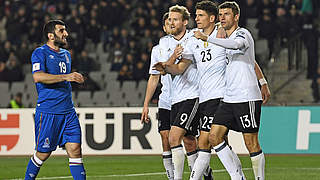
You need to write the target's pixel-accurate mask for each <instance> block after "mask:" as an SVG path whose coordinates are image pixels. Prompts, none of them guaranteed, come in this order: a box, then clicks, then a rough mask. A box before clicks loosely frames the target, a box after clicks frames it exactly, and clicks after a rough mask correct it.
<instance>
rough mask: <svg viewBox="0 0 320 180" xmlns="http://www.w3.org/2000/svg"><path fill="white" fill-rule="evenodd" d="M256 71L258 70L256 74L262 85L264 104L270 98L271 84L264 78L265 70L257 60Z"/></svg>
mask: <svg viewBox="0 0 320 180" xmlns="http://www.w3.org/2000/svg"><path fill="white" fill-rule="evenodd" d="M254 71H255V72H256V76H257V78H258V81H259V84H260V85H261V95H262V100H263V104H265V103H267V102H268V100H269V98H270V96H271V93H270V90H269V86H268V83H267V81H266V79H265V78H264V75H263V72H262V70H261V68H260V66H259V65H258V63H257V62H255V65H254Z"/></svg>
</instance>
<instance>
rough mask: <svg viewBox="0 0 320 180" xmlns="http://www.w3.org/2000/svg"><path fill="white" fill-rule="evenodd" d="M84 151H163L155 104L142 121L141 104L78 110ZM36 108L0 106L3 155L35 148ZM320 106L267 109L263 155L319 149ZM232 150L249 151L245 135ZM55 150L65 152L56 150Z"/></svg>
mask: <svg viewBox="0 0 320 180" xmlns="http://www.w3.org/2000/svg"><path fill="white" fill-rule="evenodd" d="M76 111H77V113H78V116H79V120H80V124H81V128H82V144H83V145H82V147H83V154H84V155H99V154H100V155H125V154H126V155H127V154H134V155H136V154H141V155H144V154H150V155H152V154H161V153H162V147H161V139H160V135H159V133H158V132H157V130H158V128H157V126H158V124H157V122H158V121H157V108H150V112H149V115H150V119H151V123H149V124H141V123H140V115H141V114H140V113H141V111H142V108H77V109H76ZM33 117H34V109H19V110H13V109H0V155H30V154H32V153H33V152H34V150H33V149H34V144H35V142H34V139H35V138H34V120H33ZM316 117H320V107H264V108H263V109H262V119H261V121H262V128H261V132H260V137H259V138H260V141H261V144H262V147H263V150H264V152H265V153H277V154H278V153H320V148H319V147H320V141H319V140H318V139H319V138H320V119H316ZM229 141H230V144H231V145H232V147H233V149H234V150H235V151H236V152H237V153H240V154H246V153H247V151H246V149H245V146H244V143H243V139H242V136H241V134H239V133H235V132H230V134H229ZM54 154H59V155H60V154H66V152H65V151H64V150H62V149H60V148H59V149H57V151H56V152H55V153H54Z"/></svg>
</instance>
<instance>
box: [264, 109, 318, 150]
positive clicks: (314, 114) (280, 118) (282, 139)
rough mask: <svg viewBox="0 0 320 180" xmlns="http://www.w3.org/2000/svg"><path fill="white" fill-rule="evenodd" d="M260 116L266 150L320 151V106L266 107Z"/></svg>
mask: <svg viewBox="0 0 320 180" xmlns="http://www.w3.org/2000/svg"><path fill="white" fill-rule="evenodd" d="M261 118H262V119H261V121H262V122H261V123H262V124H261V127H262V128H261V131H260V135H259V139H260V141H261V144H262V148H263V150H264V152H266V153H277V154H279V153H282V154H290V153H292V154H319V153H320V140H319V139H320V107H311V106H300V107H264V108H262V117H261Z"/></svg>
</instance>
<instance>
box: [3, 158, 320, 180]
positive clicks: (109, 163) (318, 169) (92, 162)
mask: <svg viewBox="0 0 320 180" xmlns="http://www.w3.org/2000/svg"><path fill="white" fill-rule="evenodd" d="M240 159H241V162H242V166H243V169H244V173H245V174H246V177H247V180H254V177H253V172H252V169H251V161H250V158H249V157H247V156H241V157H240ZM28 161H29V157H0V179H1V180H2V179H22V178H23V177H24V172H25V168H26V166H27V163H28ZM84 163H85V168H86V171H87V179H88V180H96V179H98V180H102V179H105V180H109V179H110V180H111V179H112V180H120V179H121V180H165V179H166V175H165V174H164V169H163V166H162V159H161V157H160V156H85V157H84ZM211 167H212V168H213V169H214V176H215V179H216V180H229V179H230V178H229V175H228V174H227V172H226V171H225V170H224V168H223V166H222V165H221V163H220V161H219V160H218V158H217V157H216V156H213V157H212V158H211ZM265 173H266V179H270V180H313V179H314V180H316V179H320V155H314V156H311V155H310V156H294V155H293V156H289V155H281V156H274V155H266V171H265ZM188 177H189V170H187V166H185V174H184V179H188ZM38 179H72V177H71V174H70V171H69V166H68V158H67V157H61V156H59V157H57V156H53V157H50V158H49V159H48V160H47V161H46V162H45V163H44V165H43V166H42V168H41V170H40V173H39V175H38Z"/></svg>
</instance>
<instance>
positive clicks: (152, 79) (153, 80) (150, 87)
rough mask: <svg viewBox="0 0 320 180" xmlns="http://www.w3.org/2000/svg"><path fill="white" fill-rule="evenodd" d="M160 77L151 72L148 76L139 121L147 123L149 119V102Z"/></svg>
mask: <svg viewBox="0 0 320 180" xmlns="http://www.w3.org/2000/svg"><path fill="white" fill-rule="evenodd" d="M159 79H160V74H151V75H150V76H149V80H148V84H147V89H146V95H145V98H144V103H143V110H142V114H141V123H149V121H150V119H149V118H148V114H149V102H150V100H151V98H152V96H153V94H154V92H155V90H156V88H157V85H158V82H159Z"/></svg>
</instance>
